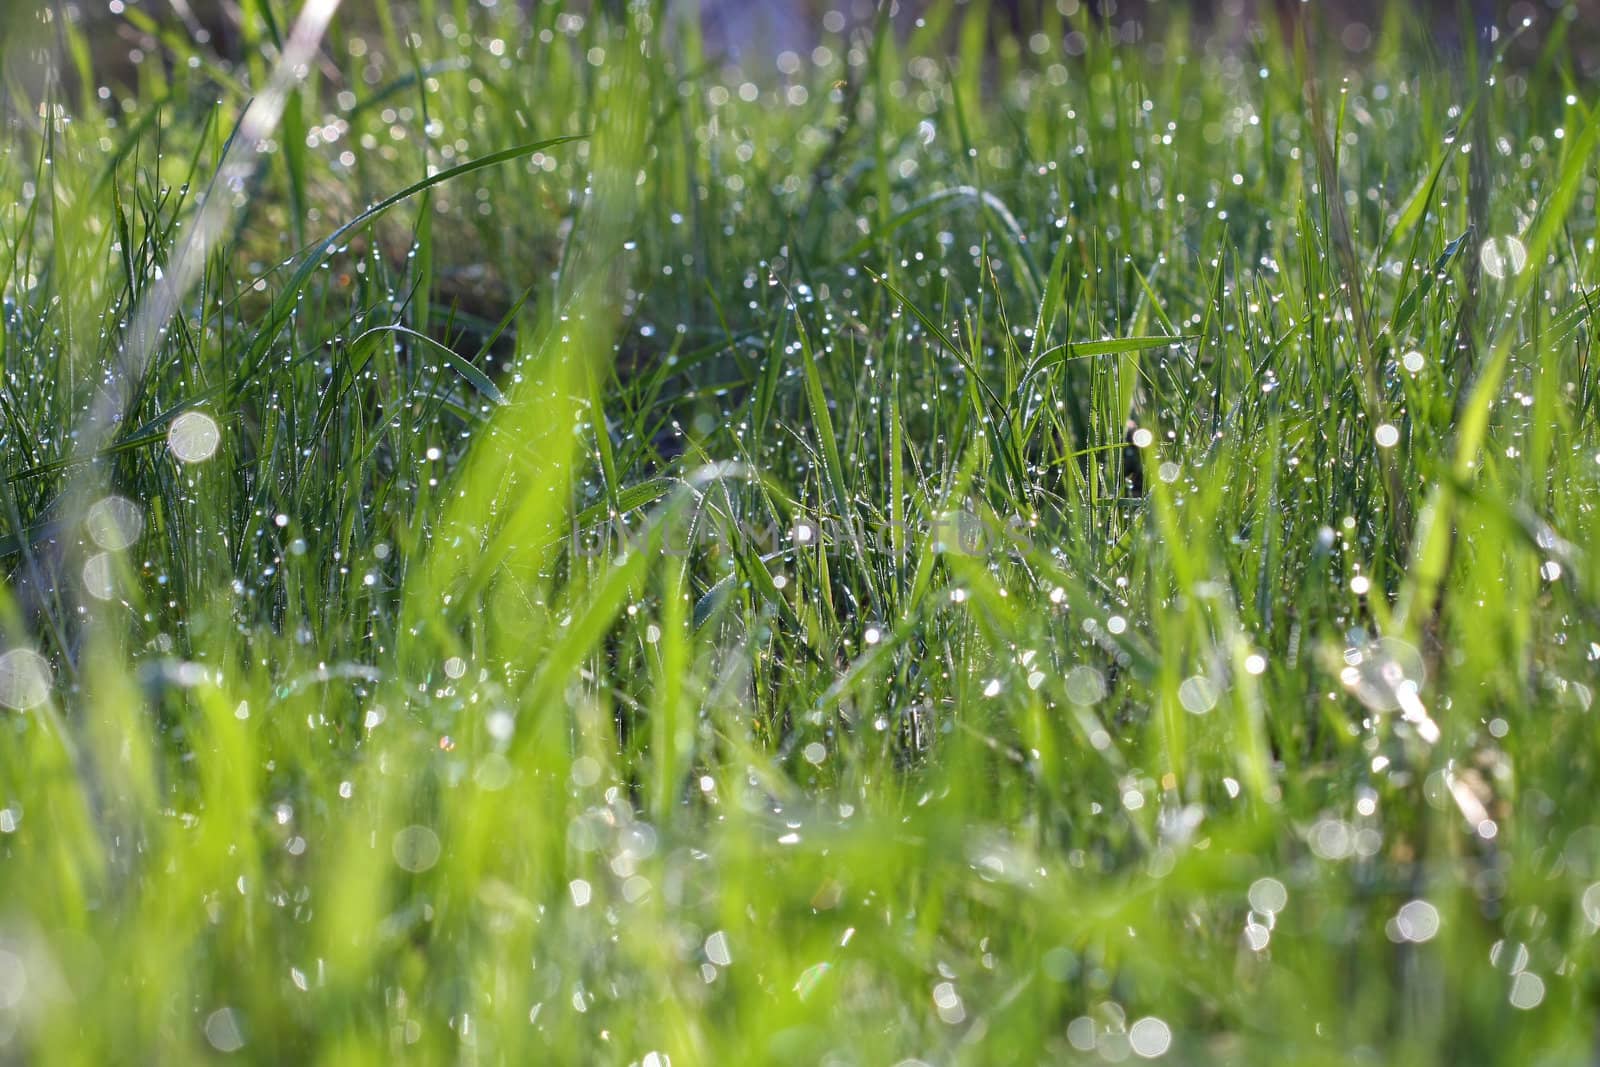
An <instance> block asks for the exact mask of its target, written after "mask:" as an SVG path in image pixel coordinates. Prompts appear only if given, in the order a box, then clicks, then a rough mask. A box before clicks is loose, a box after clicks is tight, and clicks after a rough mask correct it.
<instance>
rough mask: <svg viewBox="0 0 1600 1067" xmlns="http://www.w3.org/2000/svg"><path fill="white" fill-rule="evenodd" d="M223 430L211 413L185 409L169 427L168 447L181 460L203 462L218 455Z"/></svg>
mask: <svg viewBox="0 0 1600 1067" xmlns="http://www.w3.org/2000/svg"><path fill="white" fill-rule="evenodd" d="M221 442H222V431H221V430H219V429H218V428H217V422H216V420H215V419H213V418H212V417H211V416H210V415H207V414H204V413H203V412H199V411H185V412H184V413H183V414H182V415H179V416H178V417H177V418H175V419H173V420H172V425H171V426H169V427H168V428H167V447H168V448H169V449H171V450H172V454H173V456H175V457H176V458H177V459H178V460H179V461H180V462H183V463H203V462H204V461H206V460H208V459H210V458H211V457H212V456H214V455H216V452H217V446H218V445H219V444H221Z"/></svg>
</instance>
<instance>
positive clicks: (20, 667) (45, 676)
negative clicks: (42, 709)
mask: <svg viewBox="0 0 1600 1067" xmlns="http://www.w3.org/2000/svg"><path fill="white" fill-rule="evenodd" d="M51 679H52V675H51V671H50V661H49V660H47V659H45V658H44V657H43V656H41V655H39V653H37V652H35V651H34V650H33V649H31V648H14V649H12V650H11V651H10V652H7V653H6V654H5V655H3V656H0V704H4V705H5V706H6V707H8V708H10V709H12V710H13V711H27V710H29V709H30V708H36V707H38V706H39V705H40V704H43V703H44V702H45V701H46V700H48V699H49V698H50V685H51Z"/></svg>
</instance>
